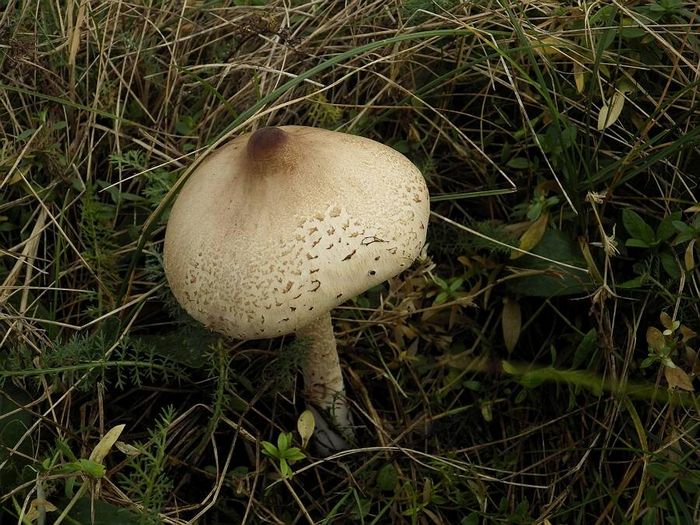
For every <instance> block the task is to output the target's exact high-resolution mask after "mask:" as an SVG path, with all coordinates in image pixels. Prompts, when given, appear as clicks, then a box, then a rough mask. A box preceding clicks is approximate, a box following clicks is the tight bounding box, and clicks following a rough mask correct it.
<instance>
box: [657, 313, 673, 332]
mask: <svg viewBox="0 0 700 525" xmlns="http://www.w3.org/2000/svg"><path fill="white" fill-rule="evenodd" d="M659 320H660V321H661V326H663V327H664V328H665V329H666V330H673V319H671V316H670V315H668V314H667V313H666V312H661V315H659Z"/></svg>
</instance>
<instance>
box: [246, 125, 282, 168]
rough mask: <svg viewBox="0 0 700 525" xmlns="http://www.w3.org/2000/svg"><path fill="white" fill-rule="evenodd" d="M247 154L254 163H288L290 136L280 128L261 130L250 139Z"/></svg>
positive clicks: (255, 132)
mask: <svg viewBox="0 0 700 525" xmlns="http://www.w3.org/2000/svg"><path fill="white" fill-rule="evenodd" d="M246 154H247V155H248V159H249V160H251V161H252V162H253V163H260V164H268V165H275V164H278V163H283V162H284V161H288V160H289V157H290V155H289V134H288V133H287V132H286V131H284V130H283V129H280V128H275V127H267V128H260V129H259V130H257V131H254V132H253V133H252V134H251V135H250V137H249V138H248V143H247V144H246Z"/></svg>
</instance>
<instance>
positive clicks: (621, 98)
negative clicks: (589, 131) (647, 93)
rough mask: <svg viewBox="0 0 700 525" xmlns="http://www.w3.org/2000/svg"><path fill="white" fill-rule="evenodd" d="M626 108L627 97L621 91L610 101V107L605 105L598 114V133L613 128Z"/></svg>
mask: <svg viewBox="0 0 700 525" xmlns="http://www.w3.org/2000/svg"><path fill="white" fill-rule="evenodd" d="M624 106H625V95H624V94H622V93H621V92H619V91H615V94H613V96H612V97H611V99H610V105H608V104H604V105H603V107H602V108H600V113H598V131H602V130H604V129H605V128H609V127H610V126H612V125H613V124H614V123H615V122H616V121H617V119H618V118H620V114H621V113H622V108H623V107H624Z"/></svg>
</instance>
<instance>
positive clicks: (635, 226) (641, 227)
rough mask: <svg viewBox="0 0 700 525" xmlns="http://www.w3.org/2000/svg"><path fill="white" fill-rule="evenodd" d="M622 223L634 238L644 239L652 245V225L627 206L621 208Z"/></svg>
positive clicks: (653, 238)
mask: <svg viewBox="0 0 700 525" xmlns="http://www.w3.org/2000/svg"><path fill="white" fill-rule="evenodd" d="M622 224H623V225H624V226H625V230H627V233H629V234H630V235H631V236H632V237H633V238H634V239H639V240H641V241H644V242H645V243H647V245H652V244H654V242H655V241H656V236H655V235H654V230H653V229H652V227H651V226H649V225H648V224H647V223H646V222H644V219H642V217H641V216H640V215H639V214H638V213H637V212H635V211H634V210H630V209H629V208H625V209H624V210H622Z"/></svg>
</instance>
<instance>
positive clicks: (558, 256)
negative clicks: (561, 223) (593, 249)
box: [507, 228, 592, 297]
mask: <svg viewBox="0 0 700 525" xmlns="http://www.w3.org/2000/svg"><path fill="white" fill-rule="evenodd" d="M530 252H531V253H532V254H536V255H540V256H543V257H547V258H549V259H553V260H555V261H560V262H563V263H566V264H571V265H574V266H578V267H580V268H585V267H586V261H585V259H584V258H583V255H582V254H581V249H580V247H579V245H578V243H577V242H574V241H573V240H572V238H571V236H570V235H567V234H565V233H563V232H562V231H560V230H556V229H554V228H547V230H545V233H544V235H543V236H542V240H540V242H539V243H537V246H535V247H534V248H533V249H532V250H530ZM512 264H513V266H516V267H519V268H524V269H529V270H544V272H543V273H541V274H537V275H528V276H526V277H521V278H518V279H513V280H510V281H508V282H507V287H508V289H509V291H510V292H512V293H513V294H520V295H527V296H530V297H554V296H562V295H571V294H577V293H581V292H583V291H585V290H587V289H588V287H589V286H590V285H591V284H592V281H591V278H590V276H588V275H587V274H586V273H584V272H580V271H577V270H572V269H569V268H565V267H562V266H559V265H557V264H554V263H550V262H549V261H545V260H543V259H540V258H538V257H534V256H532V255H529V254H528V255H523V256H522V257H520V258H519V259H516V260H514V261H512Z"/></svg>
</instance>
